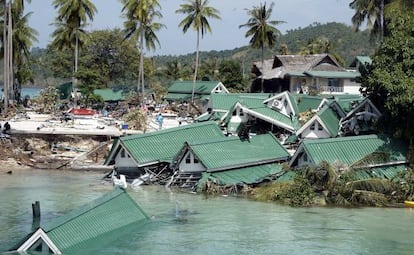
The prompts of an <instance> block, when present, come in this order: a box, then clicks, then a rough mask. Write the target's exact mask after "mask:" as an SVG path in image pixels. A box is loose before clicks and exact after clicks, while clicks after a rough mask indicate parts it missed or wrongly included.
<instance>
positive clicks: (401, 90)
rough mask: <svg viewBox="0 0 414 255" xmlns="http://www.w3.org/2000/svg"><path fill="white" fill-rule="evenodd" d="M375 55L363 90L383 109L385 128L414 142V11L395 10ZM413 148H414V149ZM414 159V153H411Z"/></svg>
mask: <svg viewBox="0 0 414 255" xmlns="http://www.w3.org/2000/svg"><path fill="white" fill-rule="evenodd" d="M394 17H395V18H393V19H392V21H391V22H390V24H389V31H390V35H389V36H387V37H385V38H384V41H383V42H382V43H381V45H380V47H379V49H378V50H377V52H376V54H375V55H374V57H373V62H372V65H368V67H367V68H366V69H361V70H360V72H361V79H360V82H361V83H362V92H363V93H364V94H365V95H367V96H369V97H370V99H371V100H372V101H373V102H374V103H375V105H378V107H380V110H381V111H382V112H383V124H382V125H379V126H380V127H382V128H383V129H384V131H386V132H388V133H391V134H394V135H396V136H401V137H404V138H405V139H408V140H409V141H410V143H411V146H410V147H411V149H412V148H413V146H414V143H413V142H414V141H413V140H414V139H413V138H414V130H413V128H412V127H413V126H414V98H413V95H414V72H413V68H412V67H413V65H414V32H413V31H414V14H413V13H412V12H409V13H406V14H401V13H399V14H395V16H394ZM411 151H412V150H411ZM412 152H413V151H412ZM411 158H412V159H414V157H411Z"/></svg>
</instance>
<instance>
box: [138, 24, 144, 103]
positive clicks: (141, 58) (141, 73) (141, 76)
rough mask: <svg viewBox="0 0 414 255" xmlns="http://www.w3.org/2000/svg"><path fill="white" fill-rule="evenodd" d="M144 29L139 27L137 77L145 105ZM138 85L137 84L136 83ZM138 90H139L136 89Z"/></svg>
mask: <svg viewBox="0 0 414 255" xmlns="http://www.w3.org/2000/svg"><path fill="white" fill-rule="evenodd" d="M144 36H145V35H144V28H143V26H141V33H140V45H139V47H140V52H139V54H140V56H139V77H138V79H141V86H142V87H141V90H142V103H143V104H145V84H144V81H145V77H144ZM138 84H139V82H138ZM138 89H139V88H138Z"/></svg>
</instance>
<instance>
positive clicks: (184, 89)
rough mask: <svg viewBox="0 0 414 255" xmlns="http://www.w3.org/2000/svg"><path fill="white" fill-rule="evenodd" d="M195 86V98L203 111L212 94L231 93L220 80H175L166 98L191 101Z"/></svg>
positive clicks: (172, 100) (171, 100)
mask: <svg viewBox="0 0 414 255" xmlns="http://www.w3.org/2000/svg"><path fill="white" fill-rule="evenodd" d="M193 86H194V100H195V101H197V102H198V103H197V105H198V106H199V107H201V109H200V110H201V112H202V113H204V112H206V111H207V108H208V103H209V101H210V96H211V95H212V94H220V93H229V91H228V90H227V88H226V87H225V86H224V84H223V83H221V82H220V81H196V82H195V83H194V82H193V81H175V82H173V83H172V84H171V85H170V86H169V87H168V94H167V95H166V96H165V100H167V101H169V102H180V103H182V102H187V103H188V102H190V101H191V97H192V93H193Z"/></svg>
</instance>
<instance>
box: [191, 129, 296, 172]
mask: <svg viewBox="0 0 414 255" xmlns="http://www.w3.org/2000/svg"><path fill="white" fill-rule="evenodd" d="M188 147H189V148H190V150H191V151H192V152H193V153H194V154H195V155H196V156H197V157H198V159H199V160H200V162H201V163H202V164H203V165H204V166H205V167H206V168H207V172H210V171H222V170H227V169H231V168H238V167H242V166H249V165H257V164H263V163H269V162H275V161H281V160H287V159H288V157H289V153H288V151H287V150H286V149H285V148H284V147H283V146H282V145H281V144H280V142H279V141H278V140H277V139H276V137H275V136H274V135H273V134H270V133H269V134H264V135H256V136H252V137H250V138H249V139H241V138H239V137H230V138H228V137H225V138H223V139H218V140H215V141H209V142H203V143H188Z"/></svg>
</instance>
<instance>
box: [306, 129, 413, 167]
mask: <svg viewBox="0 0 414 255" xmlns="http://www.w3.org/2000/svg"><path fill="white" fill-rule="evenodd" d="M301 146H303V149H304V150H305V151H306V153H307V155H308V157H309V158H310V159H311V160H312V161H313V162H314V163H315V164H316V165H318V164H319V163H321V162H322V161H327V162H329V163H334V162H341V163H343V164H347V165H352V164H353V163H355V162H357V161H359V160H361V159H363V158H364V157H366V156H368V155H370V154H372V153H374V152H387V153H389V154H390V161H405V160H406V155H407V146H406V145H405V144H403V143H401V142H400V141H397V140H394V139H390V138H387V137H380V136H377V135H361V136H350V137H339V138H328V139H305V140H304V141H303V143H302V145H301Z"/></svg>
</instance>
